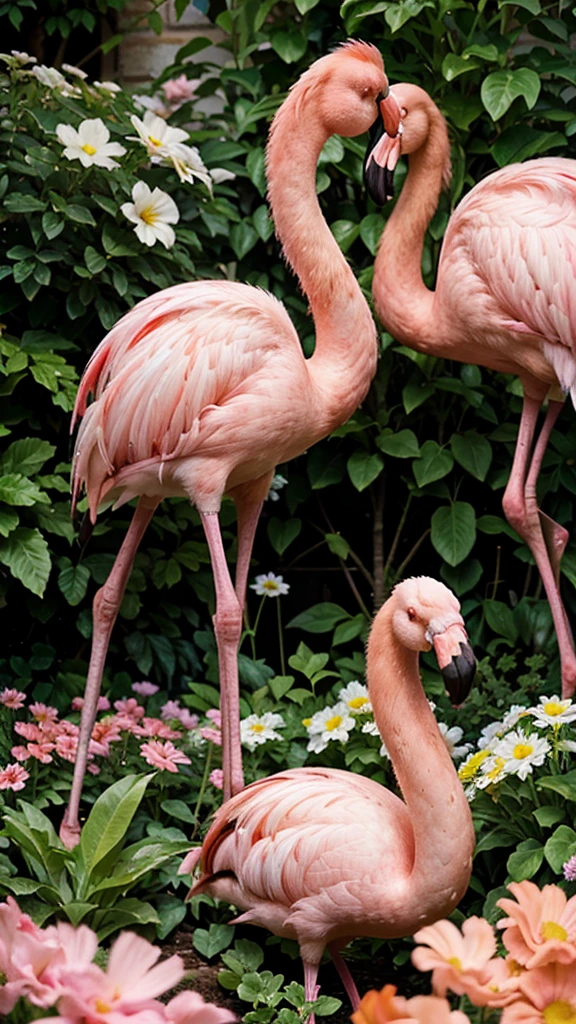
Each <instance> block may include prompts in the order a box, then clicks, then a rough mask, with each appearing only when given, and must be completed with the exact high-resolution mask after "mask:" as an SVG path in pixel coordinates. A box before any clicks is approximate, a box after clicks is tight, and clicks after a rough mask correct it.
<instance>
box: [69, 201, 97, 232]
mask: <svg viewBox="0 0 576 1024" xmlns="http://www.w3.org/2000/svg"><path fill="white" fill-rule="evenodd" d="M64 216H65V217H68V218H69V220H73V221H75V222H76V224H89V225H90V227H93V228H95V227H96V221H95V220H94V217H93V216H92V214H91V213H90V210H89V209H88V207H87V206H80V204H79V203H70V204H69V205H68V206H67V207H66V209H65V210H64Z"/></svg>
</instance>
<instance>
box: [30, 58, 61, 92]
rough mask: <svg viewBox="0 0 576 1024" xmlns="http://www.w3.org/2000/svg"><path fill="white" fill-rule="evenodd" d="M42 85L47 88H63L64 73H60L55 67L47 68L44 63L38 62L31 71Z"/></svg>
mask: <svg viewBox="0 0 576 1024" xmlns="http://www.w3.org/2000/svg"><path fill="white" fill-rule="evenodd" d="M31 73H32V74H33V75H34V76H35V77H36V78H37V79H38V81H39V82H41V84H42V85H45V86H47V88H48V89H65V88H66V85H67V82H66V79H65V78H64V75H61V74H60V72H59V71H57V70H56V68H47V67H46V65H45V64H38V66H37V67H35V68H32V72H31Z"/></svg>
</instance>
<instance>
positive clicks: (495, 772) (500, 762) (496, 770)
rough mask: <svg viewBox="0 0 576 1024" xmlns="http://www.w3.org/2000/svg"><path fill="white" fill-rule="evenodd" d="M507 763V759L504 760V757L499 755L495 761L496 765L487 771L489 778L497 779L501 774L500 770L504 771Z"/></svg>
mask: <svg viewBox="0 0 576 1024" xmlns="http://www.w3.org/2000/svg"><path fill="white" fill-rule="evenodd" d="M505 764H506V761H505V760H504V758H503V757H497V758H496V761H495V763H494V767H493V768H491V769H490V771H489V772H486V774H487V776H488V778H489V779H496V778H498V776H499V775H500V772H501V771H502V769H503V767H504V765H505Z"/></svg>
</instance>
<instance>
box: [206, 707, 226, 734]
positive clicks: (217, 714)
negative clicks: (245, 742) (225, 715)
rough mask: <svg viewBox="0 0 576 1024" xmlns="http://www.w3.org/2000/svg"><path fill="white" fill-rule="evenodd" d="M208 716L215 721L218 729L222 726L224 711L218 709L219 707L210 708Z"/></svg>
mask: <svg viewBox="0 0 576 1024" xmlns="http://www.w3.org/2000/svg"><path fill="white" fill-rule="evenodd" d="M206 718H209V719H210V721H211V722H214V725H215V726H216V728H217V729H221V728H222V712H221V711H218V708H210V710H209V711H207V712H206Z"/></svg>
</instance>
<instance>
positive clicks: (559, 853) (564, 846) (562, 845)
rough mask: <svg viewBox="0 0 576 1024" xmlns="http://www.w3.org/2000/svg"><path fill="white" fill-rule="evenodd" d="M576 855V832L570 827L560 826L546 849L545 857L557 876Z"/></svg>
mask: <svg viewBox="0 0 576 1024" xmlns="http://www.w3.org/2000/svg"><path fill="white" fill-rule="evenodd" d="M575 853H576V832H575V831H574V829H573V828H570V827H569V826H568V825H559V826H558V828H557V829H556V831H555V832H553V833H552V835H551V836H550V838H549V840H548V841H547V843H546V845H545V847H544V855H545V857H546V860H547V861H548V863H549V865H550V867H551V868H552V870H553V871H555V872H556V873H557V874H560V872H561V871H562V865H563V864H565V863H566V861H567V860H569V859H570V857H573V856H574V854H575Z"/></svg>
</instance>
